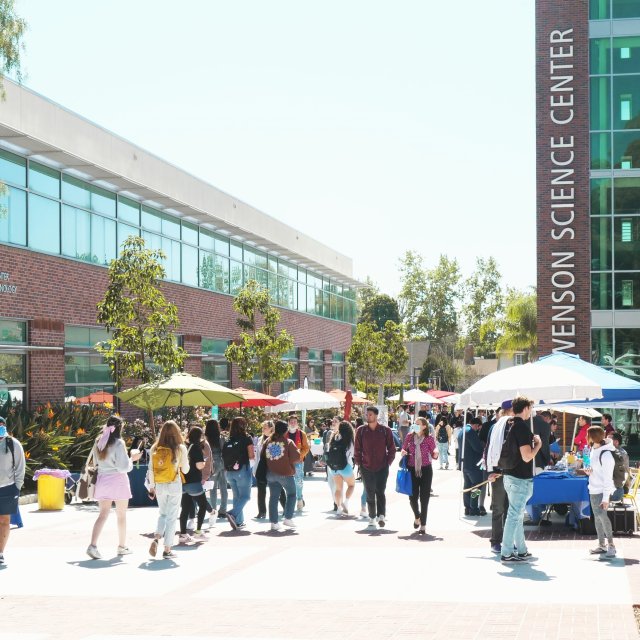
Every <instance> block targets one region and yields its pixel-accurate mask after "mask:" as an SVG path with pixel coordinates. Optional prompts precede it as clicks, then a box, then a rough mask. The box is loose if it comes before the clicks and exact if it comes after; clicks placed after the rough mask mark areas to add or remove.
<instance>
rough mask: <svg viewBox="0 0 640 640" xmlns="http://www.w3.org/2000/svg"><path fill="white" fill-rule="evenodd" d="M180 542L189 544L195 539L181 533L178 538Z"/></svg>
mask: <svg viewBox="0 0 640 640" xmlns="http://www.w3.org/2000/svg"><path fill="white" fill-rule="evenodd" d="M178 542H179V543H180V544H189V542H193V538H192V537H191V536H190V535H189V534H188V533H181V534H180V535H179V536H178Z"/></svg>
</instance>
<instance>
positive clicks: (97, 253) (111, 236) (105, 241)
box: [91, 215, 116, 265]
mask: <svg viewBox="0 0 640 640" xmlns="http://www.w3.org/2000/svg"><path fill="white" fill-rule="evenodd" d="M115 257H116V222H115V220H109V218H103V217H102V216H96V215H92V216H91V260H92V262H95V263H96V264H103V265H108V264H109V263H110V262H111V261H112V260H113V259H114V258H115Z"/></svg>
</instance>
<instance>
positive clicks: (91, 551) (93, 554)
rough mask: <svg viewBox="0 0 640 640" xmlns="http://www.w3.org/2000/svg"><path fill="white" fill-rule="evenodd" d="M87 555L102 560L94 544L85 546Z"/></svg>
mask: <svg viewBox="0 0 640 640" xmlns="http://www.w3.org/2000/svg"><path fill="white" fill-rule="evenodd" d="M87 555H88V556H89V557H90V558H93V559H94V560H102V555H101V554H100V552H99V551H98V547H96V545H95V544H90V545H89V546H88V547H87Z"/></svg>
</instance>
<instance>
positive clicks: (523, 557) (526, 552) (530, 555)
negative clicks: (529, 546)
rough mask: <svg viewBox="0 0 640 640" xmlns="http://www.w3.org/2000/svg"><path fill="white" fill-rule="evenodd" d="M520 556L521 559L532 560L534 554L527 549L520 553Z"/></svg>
mask: <svg viewBox="0 0 640 640" xmlns="http://www.w3.org/2000/svg"><path fill="white" fill-rule="evenodd" d="M518 558H520V560H530V559H531V558H533V554H532V553H529V552H528V551H525V552H524V553H519V554H518Z"/></svg>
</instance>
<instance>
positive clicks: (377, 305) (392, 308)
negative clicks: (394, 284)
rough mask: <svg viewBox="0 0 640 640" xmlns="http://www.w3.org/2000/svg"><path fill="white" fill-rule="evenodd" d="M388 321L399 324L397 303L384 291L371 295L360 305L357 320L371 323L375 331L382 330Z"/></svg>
mask: <svg viewBox="0 0 640 640" xmlns="http://www.w3.org/2000/svg"><path fill="white" fill-rule="evenodd" d="M388 321H391V322H393V323H395V324H400V312H399V311H398V303H397V302H396V301H395V300H394V299H393V298H392V297H391V296H388V295H387V294H386V293H378V294H376V295H374V296H371V297H370V298H369V299H368V300H367V301H366V302H365V304H364V306H363V307H362V312H361V313H360V319H359V320H358V322H370V323H373V324H374V325H375V327H376V330H377V331H382V330H383V329H384V327H385V324H386V323H387V322H388Z"/></svg>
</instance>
